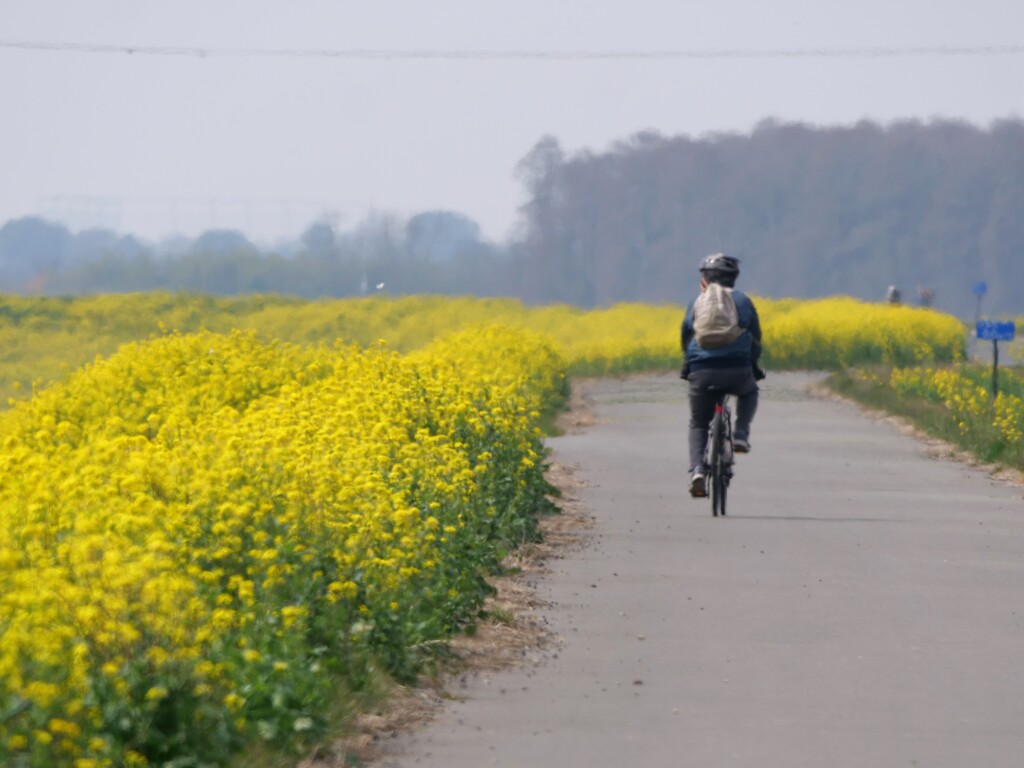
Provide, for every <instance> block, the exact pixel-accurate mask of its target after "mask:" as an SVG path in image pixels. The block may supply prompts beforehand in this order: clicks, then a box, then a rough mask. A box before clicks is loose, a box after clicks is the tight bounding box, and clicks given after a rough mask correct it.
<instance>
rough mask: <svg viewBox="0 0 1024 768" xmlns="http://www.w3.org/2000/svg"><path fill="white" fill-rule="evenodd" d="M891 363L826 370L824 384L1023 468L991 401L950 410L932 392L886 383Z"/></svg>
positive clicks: (983, 457) (1021, 454)
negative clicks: (903, 389) (828, 372)
mask: <svg viewBox="0 0 1024 768" xmlns="http://www.w3.org/2000/svg"><path fill="white" fill-rule="evenodd" d="M891 381H892V369H890V368H873V369H854V370H847V371H838V372H836V373H833V374H831V375H830V376H829V377H828V378H827V379H826V380H825V382H824V383H825V385H826V386H827V387H829V388H830V389H832V390H833V391H834V392H836V393H838V394H840V395H842V396H844V397H847V398H849V399H851V400H855V401H857V402H859V403H861V404H862V405H865V406H867V407H869V408H872V409H875V410H879V411H885V412H886V413H890V414H893V415H895V416H899V417H902V418H904V419H906V420H907V421H908V422H910V423H911V424H913V425H914V426H915V427H916V428H917V429H919V430H921V431H922V432H925V433H926V434H928V435H930V436H932V437H935V438H938V439H940V440H943V441H945V442H947V443H949V444H951V445H953V446H956V447H957V448H959V449H960V450H963V451H965V452H966V453H968V454H969V455H970V456H971V457H973V458H974V459H975V460H977V461H980V462H984V463H990V464H996V465H1000V466H1004V467H1009V468H1012V469H1015V470H1019V471H1024V443H1022V441H1020V440H1016V439H1011V438H1008V437H1007V436H1006V434H1005V431H1003V430H1001V429H1000V428H999V427H998V425H997V424H996V423H995V419H996V416H995V414H994V412H993V409H992V407H991V405H988V406H987V407H986V406H985V404H983V403H975V404H974V405H975V407H974V408H972V409H961V410H960V411H959V412H955V411H954V410H953V409H952V408H950V407H949V405H948V404H947V403H946V402H944V401H943V399H942V398H941V397H940V396H939V395H937V394H934V395H931V396H927V397H922V396H921V393H920V392H917V393H901V392H900V391H898V390H897V389H896V388H894V387H893V386H891Z"/></svg>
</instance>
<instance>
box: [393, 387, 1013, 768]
mask: <svg viewBox="0 0 1024 768" xmlns="http://www.w3.org/2000/svg"><path fill="white" fill-rule="evenodd" d="M811 378H812V377H810V376H809V375H806V374H774V375H772V376H770V378H769V379H768V380H767V381H766V382H764V385H763V387H762V399H761V407H760V410H759V413H758V416H757V419H756V420H755V424H754V430H753V433H752V443H753V451H752V452H751V453H750V454H749V455H747V456H741V457H739V464H738V468H737V476H736V479H735V481H734V484H733V486H732V488H731V489H730V497H729V515H728V517H726V518H724V519H722V518H717V519H716V518H713V517H712V516H711V512H710V503H709V502H708V501H707V500H694V499H690V498H689V497H688V496H687V495H686V493H685V488H686V485H687V482H686V477H685V469H686V467H685V459H684V458H683V457H684V454H685V422H686V418H687V413H686V410H687V406H686V394H685V385H684V384H683V383H682V382H680V381H679V380H678V379H677V378H675V377H671V376H664V377H644V378H632V379H627V380H622V381H619V380H607V381H600V382H595V383H593V384H592V389H591V396H592V398H593V401H594V408H595V413H596V418H597V423H596V424H594V425H592V426H590V427H587V428H585V429H584V430H583V431H581V432H579V433H577V434H571V435H566V436H563V437H558V438H555V439H552V440H551V441H550V446H551V448H552V450H553V458H554V460H555V461H557V462H559V463H561V464H565V465H568V466H572V467H576V468H577V472H578V475H579V476H580V477H581V478H582V480H583V481H584V483H585V487H583V488H582V489H581V491H580V493H581V496H582V502H583V504H584V506H585V507H586V509H587V510H588V511H589V512H590V513H592V514H593V516H594V517H595V525H594V526H593V528H592V530H590V531H589V532H588V534H587V536H588V539H589V540H588V543H587V545H586V546H585V547H582V548H580V549H579V550H578V551H574V552H570V553H569V554H568V556H567V557H566V558H565V559H562V560H558V561H555V562H554V564H553V569H552V572H551V573H550V574H549V575H548V576H547V577H545V578H544V579H543V581H542V583H541V584H540V585H539V593H540V595H539V596H540V597H541V598H543V599H546V600H549V601H550V602H551V608H550V609H549V611H548V612H547V618H548V620H549V621H550V624H551V627H552V629H553V631H554V632H555V633H556V635H557V636H558V639H559V641H558V643H557V645H556V646H555V647H553V648H552V649H551V650H550V651H548V652H547V654H546V655H545V657H544V659H543V660H542V661H541V662H540V663H539V664H534V665H525V666H523V667H520V668H516V669H512V670H508V671H504V672H499V673H491V674H489V675H480V676H479V677H477V678H475V679H473V680H472V682H471V683H470V684H469V686H468V687H467V688H466V689H464V690H459V691H458V693H459V695H460V700H458V701H453V702H451V703H450V704H448V705H446V706H445V707H444V708H443V711H442V712H441V713H440V714H439V715H438V717H437V718H436V720H435V721H434V722H433V723H431V724H430V725H429V726H427V727H426V728H424V729H422V730H419V731H417V732H415V733H412V734H409V735H406V736H404V737H400V738H399V739H397V740H395V741H394V742H393V743H391V744H389V745H388V747H387V750H388V751H387V755H386V756H385V757H384V758H383V759H382V760H381V763H382V764H383V765H384V766H387V768H414V767H415V768H482V767H483V766H504V767H506V768H526V767H527V766H531V767H533V766H537V767H542V768H543V767H548V766H550V767H551V768H583V767H584V766H585V767H586V768H604V767H606V766H607V767H609V768H610V767H611V766H615V767H616V768H619V767H621V766H674V767H678V766H695V767H696V768H718V767H719V766H742V767H744V768H745V767H747V766H752V767H753V766H756V768H774V767H778V768H798V767H800V766H807V767H808V768H811V767H813V768H822V767H823V766H828V767H829V768H842V767H845V766H849V767H850V768H865V767H872V768H874V767H877V766H928V767H931V768H934V767H936V766H949V767H950V768H963V767H964V766H985V768H998V767H999V766H1013V767H1014V768H1017V767H1018V766H1020V765H1022V764H1024V501H1022V499H1021V492H1022V491H1021V488H1019V487H1013V486H1009V485H1006V484H1002V483H999V482H996V481H993V480H992V479H990V478H989V477H988V476H987V475H986V474H985V473H984V472H982V471H980V470H976V469H971V468H968V467H966V466H964V465H962V464H958V463H955V462H952V461H948V460H942V459H936V458H931V457H929V456H928V455H927V453H926V451H925V450H924V447H923V446H922V444H921V443H920V442H918V441H917V440H915V439H914V438H913V437H910V436H907V435H905V434H901V432H900V431H899V430H897V429H896V428H895V427H894V426H892V425H891V424H889V423H887V422H884V421H880V420H877V419H873V418H870V417H867V416H865V415H863V414H862V413H860V412H859V410H858V409H857V408H855V407H854V406H852V405H850V404H847V403H842V402H837V401H835V400H828V399H816V398H813V397H810V396H809V395H808V394H806V391H805V385H806V384H807V382H808V381H809V380H810V379H811Z"/></svg>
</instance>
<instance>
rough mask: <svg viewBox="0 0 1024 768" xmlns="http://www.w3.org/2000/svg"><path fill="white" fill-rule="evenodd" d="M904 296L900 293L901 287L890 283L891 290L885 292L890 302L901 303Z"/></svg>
mask: <svg viewBox="0 0 1024 768" xmlns="http://www.w3.org/2000/svg"><path fill="white" fill-rule="evenodd" d="M901 298H902V296H901V295H900V289H899V288H897V287H896V286H895V285H890V286H889V290H888V291H886V292H885V299H886V301H888V302H889V303H890V304H899V303H900V300H901Z"/></svg>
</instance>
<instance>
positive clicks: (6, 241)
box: [0, 216, 71, 290]
mask: <svg viewBox="0 0 1024 768" xmlns="http://www.w3.org/2000/svg"><path fill="white" fill-rule="evenodd" d="M70 246H71V233H70V232H69V231H68V229H67V228H66V227H65V226H63V225H61V224H55V223H54V222H51V221H47V220H45V219H41V218H39V217H36V216H26V217H24V218H20V219H14V220H12V221H8V222H7V223H6V224H4V225H3V227H0V281H2V282H0V287H3V289H4V290H24V289H25V288H26V287H29V285H28V284H29V283H30V282H32V281H33V279H34V278H39V277H43V278H45V277H46V276H48V275H51V274H52V273H53V272H55V271H56V270H57V269H59V268H60V267H61V266H62V265H63V264H64V263H65V261H66V260H67V257H68V251H69V248H70ZM39 287H40V288H43V287H45V284H44V283H40V284H39Z"/></svg>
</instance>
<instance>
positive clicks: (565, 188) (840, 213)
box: [0, 119, 1024, 318]
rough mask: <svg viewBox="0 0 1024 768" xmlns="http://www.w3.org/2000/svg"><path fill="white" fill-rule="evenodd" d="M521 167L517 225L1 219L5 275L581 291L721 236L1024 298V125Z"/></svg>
mask: <svg viewBox="0 0 1024 768" xmlns="http://www.w3.org/2000/svg"><path fill="white" fill-rule="evenodd" d="M516 173H517V175H518V177H519V178H520V180H521V182H522V183H523V185H524V186H525V188H526V192H527V202H526V204H525V205H524V206H523V207H522V209H521V210H520V212H519V213H520V216H521V226H520V227H518V230H517V231H518V234H517V235H516V236H515V237H513V238H511V239H510V240H509V241H507V242H502V243H494V242H490V241H487V240H486V239H484V238H482V237H481V234H480V228H479V226H477V224H476V223H475V222H473V221H472V220H471V219H469V218H468V217H466V216H464V215H462V214H460V213H456V212H448V211H428V212H424V213H420V214H417V215H416V216H413V217H411V218H409V219H408V220H403V219H399V218H398V217H395V216H388V215H382V214H373V215H371V216H370V217H369V218H367V219H366V220H365V221H363V222H360V223H358V224H357V225H356V226H355V227H353V228H352V229H350V230H347V231H342V230H340V229H339V228H338V227H336V226H334V225H332V224H330V223H328V222H316V223H313V224H311V225H310V226H309V227H308V228H307V229H306V231H305V232H303V233H302V235H301V236H300V237H299V238H298V239H297V240H296V241H295V242H294V243H291V244H288V245H286V246H281V247H277V248H273V249H261V248H258V247H256V246H255V245H253V244H252V243H251V242H250V241H249V240H248V239H247V238H246V237H245V235H244V234H243V233H240V232H233V231H212V232H207V233H204V234H203V235H202V236H200V237H198V238H196V239H195V240H185V239H183V238H178V239H177V240H176V241H173V242H172V243H170V244H168V243H164V244H160V245H153V244H149V243H145V242H143V241H142V240H140V239H138V238H135V237H132V236H130V235H128V236H124V235H118V234H116V233H113V232H110V231H107V230H87V231H85V232H80V233H77V234H73V233H71V232H69V231H68V230H67V229H66V228H65V227H63V226H62V225H60V224H56V223H53V222H47V221H43V220H41V219H35V218H26V219H19V220H15V221H11V222H8V223H7V224H6V225H4V226H3V227H0V291H6V292H28V293H50V294H82V293H99V292H115V291H118V292H120V291H142V290H151V289H170V290H185V291H198V292H206V293H214V294H224V295H229V294H244V293H260V292H277V293H285V294H294V295H298V296H304V297H319V296H332V297H343V296H355V295H362V294H366V293H373V292H377V291H383V292H388V293H394V294H410V293H438V294H475V295H482V296H498V295H506V296H516V297H519V298H522V299H524V300H525V301H527V302H529V303H532V304H545V303H567V304H573V305H577V306H581V307H595V306H607V305H609V304H612V303H616V302H621V301H643V302H672V303H682V302H685V301H687V300H688V299H689V298H690V296H691V295H692V294H693V292H695V290H696V283H697V273H696V265H697V263H698V262H699V260H700V258H701V257H702V256H703V255H705V254H707V253H712V252H715V251H726V252H729V253H732V254H734V255H736V256H738V257H739V258H740V259H741V261H742V268H743V275H742V277H741V281H742V284H743V286H744V287H745V288H747V289H748V290H749V291H750V292H752V293H756V294H760V295H765V296H772V297H785V296H793V297H814V296H823V295H833V294H847V295H851V296H854V297H857V298H861V299H867V300H879V301H881V300H884V299H885V296H886V293H887V290H888V288H889V287H890V286H896V287H897V288H898V289H899V290H900V293H901V294H902V297H903V300H904V301H906V302H918V301H920V302H924V303H931V302H934V305H935V306H936V307H937V308H939V309H943V310H945V311H949V312H953V313H955V314H958V315H960V316H962V317H965V318H969V317H971V316H973V314H974V313H975V311H976V310H977V309H978V308H979V305H978V304H977V297H976V294H975V289H976V288H977V287H978V286H979V284H980V283H982V282H984V283H985V284H986V286H987V289H988V290H987V295H986V296H985V298H984V310H985V312H986V313H1017V314H1019V313H1020V312H1021V299H1020V291H1021V289H1022V288H1024V269H1022V267H1021V256H1020V254H1021V252H1022V251H1024V216H1022V215H1021V212H1022V211H1024V122H1021V121H1020V120H1016V119H1014V120H1009V119H1008V120H1002V121H997V122H995V123H993V124H992V125H990V126H988V127H986V128H981V127H977V126H973V125H969V124H966V123H961V122H954V121H945V120H938V121H932V122H929V123H922V122H919V121H906V122H899V123H894V124H891V125H887V126H883V125H879V124H877V123H872V122H867V121H865V122H861V123H858V124H856V125H853V126H846V127H832V128H821V127H814V126H808V125H803V124H785V123H780V122H777V121H771V120H768V121H764V122H762V123H761V124H759V125H758V126H757V127H756V128H755V129H754V130H753V131H752V132H750V133H749V134H716V135H709V136H703V137H687V136H675V137H666V136H661V135H659V134H656V133H651V132H644V133H639V134H636V135H635V136H632V137H630V138H629V139H627V140H624V141H622V142H619V143H617V144H615V145H613V146H612V147H610V148H609V149H608V150H606V151H603V152H593V151H589V150H588V151H581V152H576V153H569V152H566V151H565V150H564V149H563V148H562V147H561V145H560V144H559V142H558V140H557V139H555V138H553V137H544V138H542V139H541V140H540V141H539V142H538V143H537V144H536V145H535V146H534V147H533V148H532V149H531V151H530V152H529V153H528V154H527V155H526V156H525V157H524V158H523V159H522V161H521V162H520V163H519V165H518V166H517V168H516Z"/></svg>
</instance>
